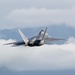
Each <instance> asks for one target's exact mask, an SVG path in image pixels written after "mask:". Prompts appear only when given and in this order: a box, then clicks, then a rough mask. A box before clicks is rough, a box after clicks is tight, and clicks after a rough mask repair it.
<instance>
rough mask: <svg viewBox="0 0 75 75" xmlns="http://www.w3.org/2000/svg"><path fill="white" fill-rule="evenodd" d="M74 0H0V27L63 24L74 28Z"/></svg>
mask: <svg viewBox="0 0 75 75" xmlns="http://www.w3.org/2000/svg"><path fill="white" fill-rule="evenodd" d="M74 13H75V1H74V0H61V1H60V0H0V29H6V28H8V29H10V28H16V27H17V28H27V27H29V28H30V27H40V26H49V25H63V24H65V25H66V26H70V27H73V28H75V21H74V19H75V14H74Z"/></svg>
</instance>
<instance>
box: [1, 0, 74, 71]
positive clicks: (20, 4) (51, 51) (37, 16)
mask: <svg viewBox="0 0 75 75" xmlns="http://www.w3.org/2000/svg"><path fill="white" fill-rule="evenodd" d="M54 25H55V26H61V25H62V26H63V25H65V26H68V27H71V28H75V0H0V30H2V29H13V28H37V27H43V26H45V27H47V26H54ZM34 33H35V32H34ZM0 37H2V36H0ZM8 37H9V36H8ZM13 41H15V40H13V39H11V38H10V39H9V40H5V39H0V68H1V67H5V68H7V69H9V70H13V71H27V70H70V69H75V58H74V57H75V37H73V36H71V37H68V39H67V41H66V42H64V43H63V44H53V45H43V46H41V47H32V48H31V47H24V46H20V47H11V46H10V45H8V46H4V45H3V44H5V43H9V42H13Z"/></svg>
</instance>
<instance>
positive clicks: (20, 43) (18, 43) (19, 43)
mask: <svg viewBox="0 0 75 75" xmlns="http://www.w3.org/2000/svg"><path fill="white" fill-rule="evenodd" d="M10 44H12V45H14V46H20V45H24V44H25V42H24V41H19V42H11V43H7V44H4V45H10Z"/></svg>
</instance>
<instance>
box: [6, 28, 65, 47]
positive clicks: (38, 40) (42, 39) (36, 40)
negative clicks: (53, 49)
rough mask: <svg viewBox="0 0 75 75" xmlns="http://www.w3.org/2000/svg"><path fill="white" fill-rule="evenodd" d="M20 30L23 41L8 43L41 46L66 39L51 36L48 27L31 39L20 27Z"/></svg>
mask: <svg viewBox="0 0 75 75" xmlns="http://www.w3.org/2000/svg"><path fill="white" fill-rule="evenodd" d="M18 31H19V33H20V35H21V37H22V39H23V41H19V42H12V43H8V44H6V45H9V44H13V45H14V46H20V45H25V46H30V47H33V46H41V45H44V44H48V43H50V42H53V41H58V40H64V39H59V38H52V37H50V36H49V35H48V34H47V28H46V29H45V30H41V31H40V32H39V34H38V35H37V36H34V37H32V38H30V39H27V37H26V36H25V35H24V34H23V33H22V31H21V30H20V29H18Z"/></svg>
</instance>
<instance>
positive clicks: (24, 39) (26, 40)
mask: <svg viewBox="0 0 75 75" xmlns="http://www.w3.org/2000/svg"><path fill="white" fill-rule="evenodd" d="M18 31H19V33H20V35H21V37H22V39H23V41H24V42H25V44H26V45H27V43H28V39H27V37H26V36H25V35H24V34H23V33H22V31H21V30H20V29H18Z"/></svg>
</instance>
